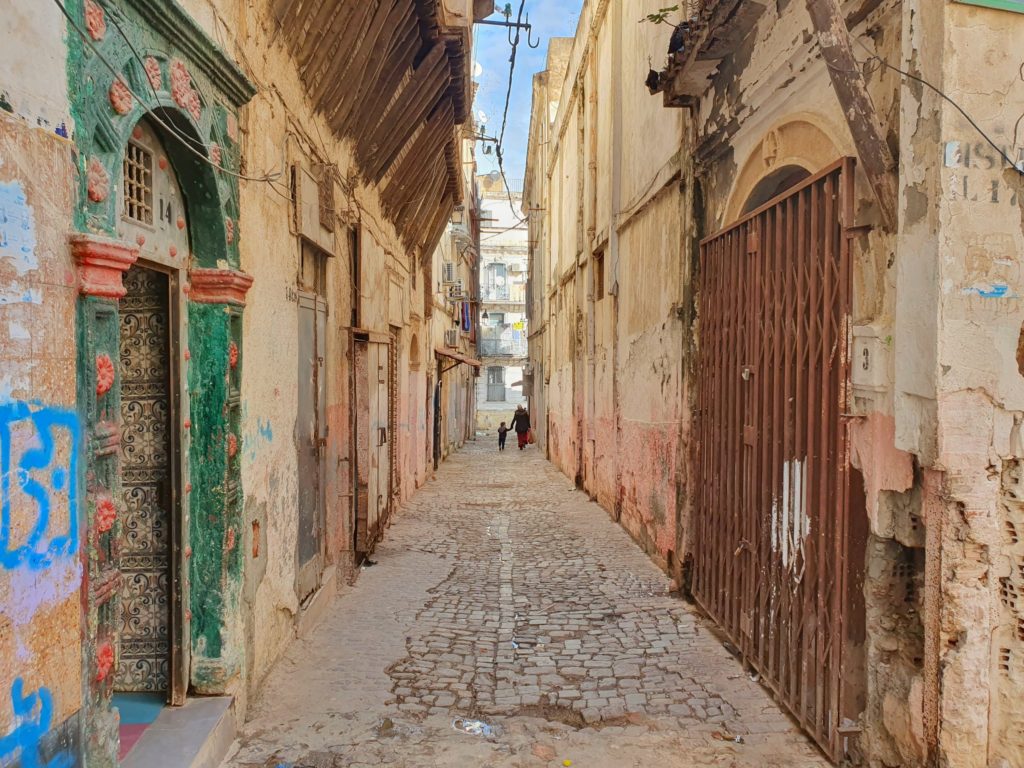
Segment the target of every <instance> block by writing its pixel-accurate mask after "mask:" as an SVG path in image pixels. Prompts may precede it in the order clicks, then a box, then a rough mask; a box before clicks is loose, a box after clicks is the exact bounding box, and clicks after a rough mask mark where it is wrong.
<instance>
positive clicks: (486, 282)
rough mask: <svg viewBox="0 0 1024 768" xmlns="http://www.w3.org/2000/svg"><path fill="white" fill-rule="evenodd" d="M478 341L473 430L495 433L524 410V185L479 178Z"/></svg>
mask: <svg viewBox="0 0 1024 768" xmlns="http://www.w3.org/2000/svg"><path fill="white" fill-rule="evenodd" d="M477 182H478V184H479V187H480V207H481V215H482V217H483V220H482V222H481V225H482V226H481V228H480V285H479V291H480V338H479V342H478V347H477V348H478V351H479V357H480V360H481V363H482V366H481V372H480V378H479V380H478V382H477V388H476V395H477V412H476V426H477V430H478V431H480V432H494V431H495V430H497V428H498V425H499V424H500V423H501V422H502V421H504V422H509V421H510V420H511V417H512V414H513V413H514V412H515V409H516V406H518V405H524V404H525V403H526V397H525V396H524V394H523V386H524V379H523V377H524V371H525V369H526V365H527V346H528V338H529V321H528V319H527V317H526V284H527V268H528V249H527V236H528V232H527V225H526V221H525V219H524V217H523V215H522V213H521V211H520V208H521V206H522V199H523V193H522V182H519V181H517V180H510V181H509V187H510V188H508V189H507V188H506V184H505V182H504V180H503V179H502V177H501V175H500V174H490V175H485V176H479V177H478V178H477Z"/></svg>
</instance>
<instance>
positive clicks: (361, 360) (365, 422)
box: [353, 335, 397, 557]
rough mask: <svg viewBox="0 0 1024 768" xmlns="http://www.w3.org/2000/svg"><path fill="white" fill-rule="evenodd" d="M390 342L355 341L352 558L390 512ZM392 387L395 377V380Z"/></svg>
mask: <svg viewBox="0 0 1024 768" xmlns="http://www.w3.org/2000/svg"><path fill="white" fill-rule="evenodd" d="M390 348H391V343H390V342H389V341H385V340H383V339H379V340H378V339H377V337H376V335H374V338H373V339H369V338H366V337H364V338H359V337H358V336H357V337H356V339H355V343H354V345H353V349H354V352H355V361H354V362H355V364H354V366H353V367H354V393H355V412H356V416H355V419H356V429H355V442H356V445H355V456H356V471H355V474H356V514H355V530H354V539H355V550H356V554H357V557H361V556H364V555H367V554H369V553H370V552H372V551H373V547H374V545H375V544H376V543H377V541H379V539H380V536H381V531H382V528H383V526H384V525H385V524H387V521H388V518H389V515H390V511H391V494H392V477H391V464H392V461H391V453H392V449H391V442H392V435H391V430H392V424H391V421H392V418H393V413H392V407H391V398H390V393H391V386H392V383H391V373H390V365H389V363H390V357H391V355H390ZM395 385H396V386H397V381H396V382H395Z"/></svg>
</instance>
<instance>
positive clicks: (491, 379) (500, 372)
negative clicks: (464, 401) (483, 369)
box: [487, 366, 505, 403]
mask: <svg viewBox="0 0 1024 768" xmlns="http://www.w3.org/2000/svg"><path fill="white" fill-rule="evenodd" d="M487 401H488V402H491V403H503V402H505V369H504V368H502V367H501V366H490V367H489V368H488V369H487Z"/></svg>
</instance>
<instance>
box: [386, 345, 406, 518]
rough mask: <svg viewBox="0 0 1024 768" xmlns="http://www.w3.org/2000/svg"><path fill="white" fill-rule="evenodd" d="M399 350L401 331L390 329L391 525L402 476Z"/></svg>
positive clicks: (389, 493) (389, 476) (389, 478)
mask: <svg viewBox="0 0 1024 768" xmlns="http://www.w3.org/2000/svg"><path fill="white" fill-rule="evenodd" d="M400 348H401V331H400V330H399V329H397V328H392V329H391V343H390V344H389V345H388V391H387V398H388V433H387V437H388V497H387V498H388V508H387V510H386V511H385V513H384V522H385V524H388V525H390V523H391V512H392V510H393V509H394V508H395V506H396V505H397V504H398V499H399V498H400V496H401V492H402V476H401V473H400V472H399V463H398V419H399V413H398V405H399V400H398V392H399V387H398V350H399V349H400Z"/></svg>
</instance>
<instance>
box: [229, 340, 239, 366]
mask: <svg viewBox="0 0 1024 768" xmlns="http://www.w3.org/2000/svg"><path fill="white" fill-rule="evenodd" d="M228 363H229V364H230V365H231V367H232V368H237V367H238V345H237V344H235V342H233V341H232V342H231V343H230V344H228Z"/></svg>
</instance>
